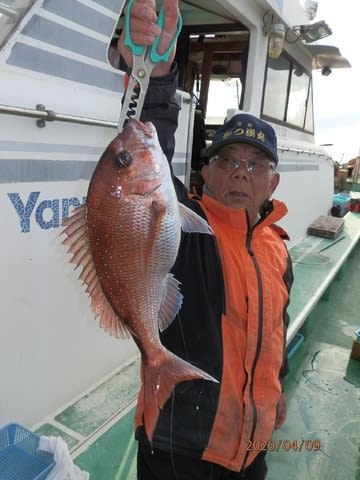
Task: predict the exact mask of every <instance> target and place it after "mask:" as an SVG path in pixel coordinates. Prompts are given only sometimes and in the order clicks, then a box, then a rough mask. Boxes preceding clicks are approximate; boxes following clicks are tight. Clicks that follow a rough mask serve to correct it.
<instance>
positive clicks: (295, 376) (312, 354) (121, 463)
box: [40, 244, 360, 480]
mask: <svg viewBox="0 0 360 480" xmlns="http://www.w3.org/2000/svg"><path fill="white" fill-rule="evenodd" d="M359 284H360V245H359V244H358V245H357V246H356V247H355V249H354V251H353V253H352V254H351V256H350V258H349V260H348V261H347V262H346V263H345V265H344V267H343V268H342V269H341V272H339V274H338V275H337V276H336V278H335V280H334V281H333V282H332V284H331V286H330V288H329V289H328V291H327V292H326V293H325V295H324V297H323V298H322V299H321V300H320V302H319V304H318V305H317V306H316V307H315V309H314V310H313V311H312V313H311V315H310V317H309V318H308V319H307V321H306V322H305V323H304V325H303V326H302V328H301V330H300V332H301V333H302V335H303V336H304V338H305V340H304V342H303V343H302V344H301V345H300V347H299V348H298V350H297V351H296V352H295V354H294V355H293V356H292V358H291V361H290V368H291V371H290V374H289V375H288V376H287V380H286V392H287V398H288V416H287V420H286V423H285V424H284V426H283V428H281V429H280V430H278V431H276V432H275V434H274V435H273V439H272V440H273V442H272V444H271V445H270V446H271V448H273V449H274V450H275V451H273V452H269V453H268V456H267V458H268V466H269V474H268V477H267V480H283V479H286V480H287V479H293V480H309V479H312V478H314V479H320V480H321V479H324V480H360V361H357V360H353V359H350V350H351V346H352V336H353V334H354V332H355V330H357V329H359V328H360V288H359ZM131 368H135V367H131ZM115 385H116V382H115V383H114V382H112V381H111V379H110V380H109V384H108V385H107V386H104V387H103V389H105V390H103V391H99V390H98V389H96V390H94V392H93V393H94V395H95V396H97V398H98V399H99V398H100V399H101V402H100V405H98V404H97V402H96V401H93V399H94V398H95V397H94V396H93V394H91V393H90V394H89V395H87V396H86V397H85V399H83V400H82V403H78V404H77V406H76V407H73V406H72V407H70V408H68V409H66V411H64V413H63V414H59V415H58V416H57V417H56V420H55V422H54V423H53V425H52V426H51V425H50V426H49V425H47V426H46V425H45V426H44V427H43V428H42V429H40V432H41V430H42V432H43V433H45V434H47V435H50V434H56V430H55V427H56V426H57V427H59V428H60V430H61V428H64V432H67V433H68V434H69V435H70V438H69V443H68V445H69V447H70V448H72V454H73V457H74V458H75V460H74V461H75V463H76V464H77V465H79V467H80V468H82V469H83V470H86V471H88V472H89V473H90V478H91V480H115V479H116V480H135V479H136V468H135V452H136V443H135V442H134V440H133V432H132V415H133V409H132V407H131V402H129V400H130V399H131V398H133V397H132V396H133V395H134V391H133V390H132V391H131V392H126V398H127V400H126V402H127V405H128V406H127V407H126V409H125V412H126V413H125V414H124V411H123V412H122V413H119V415H118V416H117V415H116V413H114V412H115V411H116V409H115V410H114V408H113V407H114V405H113V404H112V402H115V404H117V405H118V406H120V409H121V408H123V404H124V401H123V399H122V400H121V399H120V398H119V397H121V396H122V387H121V386H120V387H119V388H116V386H115ZM114 388H115V390H114ZM132 388H135V385H134V386H133V387H132ZM109 389H110V392H111V395H108V393H109ZM106 392H107V393H106ZM119 402H120V403H119ZM120 404H121V405H120ZM104 410H105V411H107V410H108V411H110V412H111V415H110V416H109V418H108V419H107V420H106V422H105V425H103V426H99V425H100V424H99V422H97V421H96V422H95V423H94V425H93V427H91V418H93V419H94V418H96V419H99V416H100V417H101V421H103V418H102V415H103V414H104ZM101 411H102V412H101ZM94 415H95V417H94ZM89 418H90V423H89ZM73 428H75V432H74V433H72V429H73ZM46 429H47V430H46ZM52 431H53V433H52ZM64 439H65V440H67V439H66V438H64ZM169 480H170V479H169Z"/></svg>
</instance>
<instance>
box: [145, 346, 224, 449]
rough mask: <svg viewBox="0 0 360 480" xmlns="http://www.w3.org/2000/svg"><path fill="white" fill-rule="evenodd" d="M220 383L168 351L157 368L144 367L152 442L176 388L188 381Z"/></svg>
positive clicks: (146, 403)
mask: <svg viewBox="0 0 360 480" xmlns="http://www.w3.org/2000/svg"><path fill="white" fill-rule="evenodd" d="M196 379H203V380H209V381H212V382H216V383H218V381H217V380H216V379H215V378H214V377H212V376H211V375H209V374H207V373H206V372H204V371H203V370H200V368H197V367H195V366H193V365H191V364H190V363H188V362H186V361H185V360H183V359H181V358H180V357H177V356H176V355H174V354H173V353H171V352H169V351H167V352H166V356H165V360H164V361H163V362H162V363H161V364H158V365H157V366H146V365H143V392H144V398H143V400H144V426H145V430H146V434H147V436H148V439H149V441H150V442H151V440H152V437H153V434H154V430H155V427H156V422H157V420H158V418H159V414H160V410H162V408H163V406H164V405H165V402H166V401H167V400H168V398H169V397H170V395H171V393H172V391H173V389H174V387H175V386H176V385H177V384H178V383H180V382H184V381H186V380H196Z"/></svg>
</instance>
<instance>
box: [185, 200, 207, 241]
mask: <svg viewBox="0 0 360 480" xmlns="http://www.w3.org/2000/svg"><path fill="white" fill-rule="evenodd" d="M179 209H180V218H181V228H182V230H183V231H184V232H186V233H195V232H196V233H208V234H210V235H212V234H213V231H212V230H211V228H210V226H209V224H208V223H207V221H206V220H204V219H203V218H201V217H200V215H198V214H197V213H195V212H193V211H192V210H190V208H188V207H186V206H185V205H183V204H182V203H179Z"/></svg>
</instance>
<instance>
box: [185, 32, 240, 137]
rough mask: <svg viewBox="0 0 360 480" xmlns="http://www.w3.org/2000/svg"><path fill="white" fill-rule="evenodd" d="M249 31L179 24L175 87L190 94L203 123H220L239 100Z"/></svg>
mask: <svg viewBox="0 0 360 480" xmlns="http://www.w3.org/2000/svg"><path fill="white" fill-rule="evenodd" d="M248 50H249V31H248V29H247V28H246V27H245V26H244V25H241V24H222V25H220V24H215V25H206V26H192V27H186V26H185V27H183V30H182V32H181V34H180V37H179V40H178V49H177V55H176V60H177V63H178V66H179V72H180V75H179V86H180V88H181V89H182V90H184V91H186V92H189V93H192V94H193V95H194V98H195V99H196V103H197V109H198V110H200V111H201V112H202V115H203V116H204V120H205V124H206V126H207V127H209V129H208V130H209V131H210V130H211V129H212V128H215V127H216V126H218V125H220V124H222V123H223V122H224V120H225V118H226V116H227V113H228V109H235V110H239V109H241V107H242V102H243V94H244V92H243V90H244V89H243V86H244V83H245V77H246V68H247V54H248Z"/></svg>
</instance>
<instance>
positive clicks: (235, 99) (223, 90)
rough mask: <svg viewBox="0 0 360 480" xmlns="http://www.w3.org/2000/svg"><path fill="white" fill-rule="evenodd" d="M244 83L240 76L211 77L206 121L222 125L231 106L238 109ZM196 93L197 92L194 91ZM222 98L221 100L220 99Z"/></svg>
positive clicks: (208, 123)
mask: <svg viewBox="0 0 360 480" xmlns="http://www.w3.org/2000/svg"><path fill="white" fill-rule="evenodd" d="M241 92H242V85H241V82H240V80H239V79H238V78H228V79H226V78H224V79H223V80H221V79H217V78H211V80H210V83H209V93H208V101H207V109H206V116H205V123H206V124H207V125H220V124H221V123H223V122H224V120H225V118H226V115H227V111H228V109H229V108H231V109H235V110H238V109H239V108H240V103H241ZM193 93H194V94H195V95H196V94H197V92H195V91H194V92H193ZM219 99H221V100H219Z"/></svg>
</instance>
